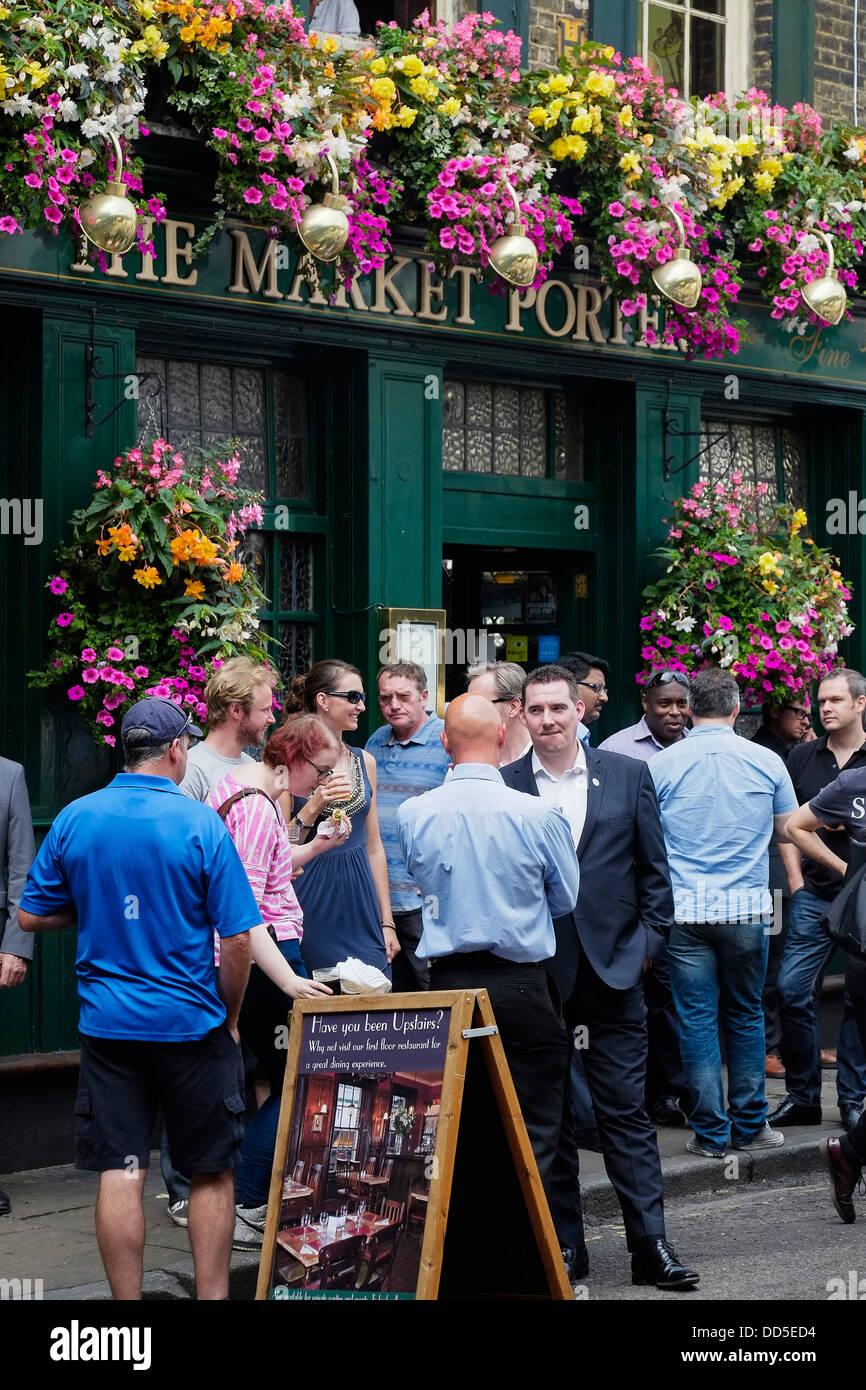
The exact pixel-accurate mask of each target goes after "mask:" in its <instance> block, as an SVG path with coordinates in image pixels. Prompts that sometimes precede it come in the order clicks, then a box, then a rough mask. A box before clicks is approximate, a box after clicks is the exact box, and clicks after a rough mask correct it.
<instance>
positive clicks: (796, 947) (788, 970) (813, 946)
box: [776, 888, 866, 1106]
mask: <svg viewBox="0 0 866 1390" xmlns="http://www.w3.org/2000/svg"><path fill="white" fill-rule="evenodd" d="M827 907H828V903H827V902H825V900H824V899H823V898H818V897H816V896H815V894H814V893H810V892H809V891H808V889H806V888H801V889H800V890H799V891H798V892H797V893H795V894H794V896H793V898H792V899H791V920H790V923H789V926H788V936H787V940H786V942H785V954H784V955H783V957H782V964H781V966H780V967H779V976H778V979H777V981H776V989H777V991H778V994H779V1017H780V1019H781V1022H782V1049H781V1050H782V1059H783V1061H784V1063H785V1085H786V1088H787V1091H788V1095H789V1096H790V1097H791V1099H792V1100H793V1101H795V1102H796V1103H797V1105H820V1104H821V1036H820V1033H819V1031H818V1004H817V995H818V988H819V985H820V981H821V976H822V974H823V972H824V968H825V966H826V964H827V962H828V960H829V959H830V956H831V955H832V954H833V951H834V949H835V947H834V945H833V942H832V940H831V939H830V937H829V936H828V935H827V933H826V932H824V931H822V930H821V927H820V925H819V923H820V920H821V917H822V916H823V914H824V913H825V912H826V911H827ZM836 1089H837V1092H838V1095H839V1104H840V1105H844V1106H849V1105H860V1104H861V1103H862V1101H863V1097H864V1095H866V1057H864V1054H863V1047H862V1044H861V1042H860V1037H859V1034H858V1032H857V1022H856V1018H855V1016H854V1009H853V1006H852V1004H851V1000H850V998H849V996H848V991H847V990H846V991H845V998H844V1004H843V1010H842V1023H841V1026H840V1028H839V1043H838V1060H837V1071H836Z"/></svg>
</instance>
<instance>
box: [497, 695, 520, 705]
mask: <svg viewBox="0 0 866 1390" xmlns="http://www.w3.org/2000/svg"><path fill="white" fill-rule="evenodd" d="M519 698H520V697H519V696H518V695H497V696H496V698H495V699H494V700H491V701H490V703H491V705H510V704H511V701H512V700H517V699H519Z"/></svg>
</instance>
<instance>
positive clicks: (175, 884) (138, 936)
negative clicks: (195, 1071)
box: [21, 772, 261, 1042]
mask: <svg viewBox="0 0 866 1390" xmlns="http://www.w3.org/2000/svg"><path fill="white" fill-rule="evenodd" d="M73 906H74V907H75V909H76V910H77V913H78V953H77V956H76V969H77V972H78V995H79V999H80V1002H81V1014H80V1018H79V1028H80V1030H81V1032H82V1033H85V1034H87V1035H89V1036H93V1037H97V1038H128V1039H134V1040H137V1041H139V1042H189V1041H192V1040H194V1039H196V1038H202V1037H204V1036H205V1034H206V1033H209V1032H210V1031H211V1029H213V1028H216V1027H218V1026H219V1025H220V1024H221V1023H222V1022H223V1021H224V1019H225V1017H226V1011H225V1007H224V1005H223V1002H222V1000H221V999H220V997H219V994H218V993H217V987H216V975H215V972H214V962H213V932H214V931H216V932H218V933H219V935H220V936H235V935H237V934H238V933H240V932H244V931H249V930H250V929H251V928H252V927H254V926H256V925H257V924H258V923H259V922H260V921H261V918H260V916H259V911H258V908H257V907H256V902H255V898H254V897H253V895H252V892H251V890H250V886H249V883H248V882H247V876H246V874H245V873H244V869H243V865H242V864H241V861H240V859H239V857H238V852H237V850H236V849H235V847H234V845H233V844H232V838H231V835H230V834H229V833H228V831H227V830H226V828H225V826H224V825H223V823H222V821H221V820H220V818H219V816H218V815H217V814H216V812H215V811H213V810H212V809H211V808H210V807H209V806H202V805H201V804H200V803H199V802H197V801H193V800H191V799H190V798H189V797H186V796H182V795H181V793H180V792H179V790H178V788H177V787H176V786H175V784H174V783H173V782H171V781H169V780H168V778H165V777H151V776H147V775H144V774H142V773H135V772H122V773H120V774H119V775H118V776H117V777H115V778H114V780H113V781H112V782H110V783H109V785H108V786H107V787H105V788H103V790H102V791H98V792H94V793H93V794H92V795H90V796H84V797H81V798H80V799H79V800H78V801H73V802H71V803H70V805H69V806H66V807H65V808H64V809H63V810H62V811H61V812H60V814H59V815H58V817H57V819H56V820H55V821H54V824H53V825H52V827H51V829H50V831H49V832H48V835H47V837H46V839H45V841H44V842H43V844H42V846H41V848H40V850H39V853H38V854H37V856H36V859H35V861H34V863H33V866H32V868H31V870H30V874H29V876H28V879H27V885H26V887H25V889H24V893H23V895H22V898H21V907H22V908H23V909H24V910H25V911H26V912H30V913H33V914H34V915H35V916H39V917H47V916H50V915H51V914H52V913H54V912H60V911H63V910H65V909H69V908H71V907H73Z"/></svg>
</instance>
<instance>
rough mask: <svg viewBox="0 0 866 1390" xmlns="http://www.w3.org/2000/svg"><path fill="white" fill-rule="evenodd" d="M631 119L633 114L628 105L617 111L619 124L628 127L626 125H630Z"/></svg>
mask: <svg viewBox="0 0 866 1390" xmlns="http://www.w3.org/2000/svg"><path fill="white" fill-rule="evenodd" d="M633 120H634V116H633V114H632V109H631V107H630V106H624V107H623V108H622V110H621V111H620V113H619V123H620V125H624V126H626V127H628V126H630V125H631V124H632V122H633Z"/></svg>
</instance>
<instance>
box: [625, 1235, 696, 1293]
mask: <svg viewBox="0 0 866 1390" xmlns="http://www.w3.org/2000/svg"><path fill="white" fill-rule="evenodd" d="M700 1277H701V1276H700V1275H699V1274H696V1273H695V1271H694V1270H693V1269H687V1268H686V1266H685V1265H684V1264H682V1263H681V1262H680V1258H679V1256H678V1255H677V1253H676V1251H675V1250H672V1249H671V1247H670V1245H669V1244H668V1242H667V1241H666V1240H665V1239H664V1238H663V1237H662V1236H645V1237H644V1239H643V1240H641V1241H638V1244H637V1247H636V1249H635V1250H634V1251H633V1253H632V1257H631V1282H632V1283H633V1284H655V1286H656V1288H657V1289H693V1288H694V1287H695V1285H696V1284H697V1283H698V1280H699V1279H700Z"/></svg>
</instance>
